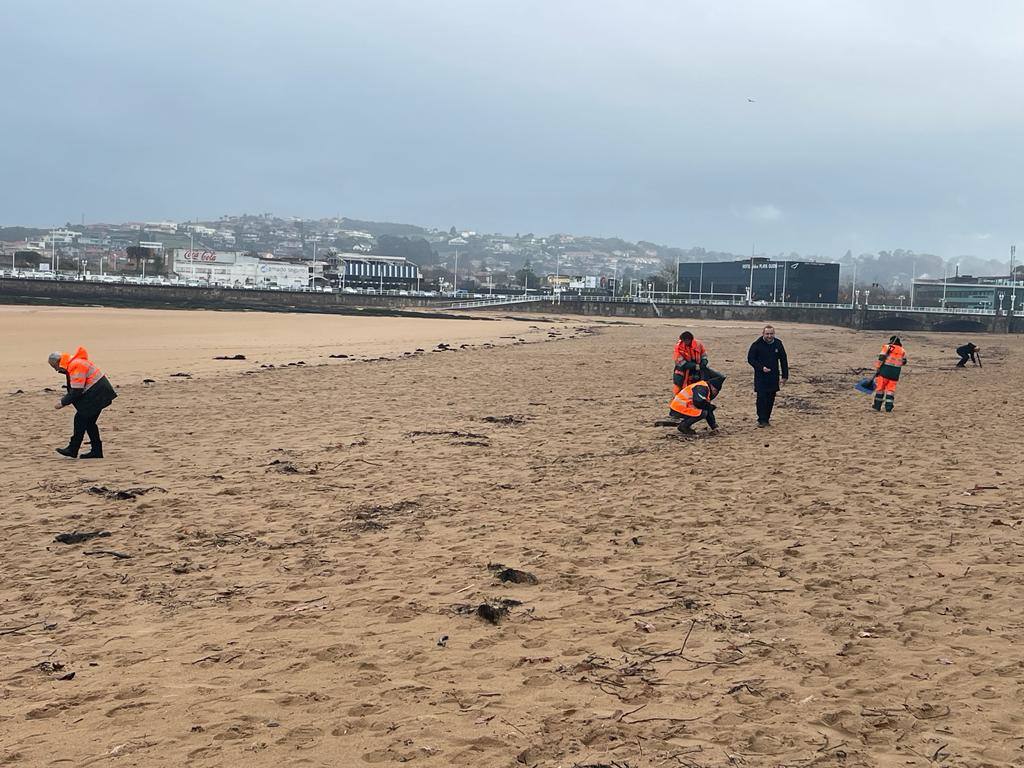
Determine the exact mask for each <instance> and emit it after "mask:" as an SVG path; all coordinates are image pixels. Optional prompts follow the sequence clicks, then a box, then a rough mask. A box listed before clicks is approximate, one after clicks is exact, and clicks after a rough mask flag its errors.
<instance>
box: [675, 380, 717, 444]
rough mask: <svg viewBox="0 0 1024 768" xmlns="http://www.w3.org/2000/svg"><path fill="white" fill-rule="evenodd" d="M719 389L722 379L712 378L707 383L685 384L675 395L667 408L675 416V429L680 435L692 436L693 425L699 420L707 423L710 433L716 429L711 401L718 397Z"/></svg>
mask: <svg viewBox="0 0 1024 768" xmlns="http://www.w3.org/2000/svg"><path fill="white" fill-rule="evenodd" d="M721 389H722V379H720V378H712V379H711V380H709V381H705V380H704V379H698V380H697V381H695V382H693V383H692V384H687V385H686V386H685V387H683V388H682V389H681V390H679V391H678V392H677V393H676V394H675V397H673V398H672V402H671V403H669V406H668V407H669V409H670V410H671V411H672V412H673V413H675V414H677V418H678V419H679V426H677V427H676V429H678V430H679V432H680V434H683V435H692V434H693V425H694V424H696V423H697V422H698V421H700V420H701V419H704V420H706V421H707V423H708V427H709V428H710V429H711V430H712V431H713V430H716V429H718V422H717V420H716V419H715V404H714V403H712V402H711V401H712V400H714V399H715V398H716V397H717V396H718V393H719V391H721Z"/></svg>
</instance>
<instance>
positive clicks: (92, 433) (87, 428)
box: [68, 410, 103, 453]
mask: <svg viewBox="0 0 1024 768" xmlns="http://www.w3.org/2000/svg"><path fill="white" fill-rule="evenodd" d="M101 413H103V411H102V410H99V411H76V412H75V433H74V434H73V435H72V436H71V442H70V443H68V448H70V449H71V450H72V451H74V452H75V453H77V452H78V449H79V448H81V447H82V438H84V437H85V436H86V434H88V435H89V444H90V445H91V446H92V447H93V449H94V450H95V449H96V448H99V447H100V446H101V445H102V442H101V441H100V428H99V427H97V426H96V420H97V419H98V418H99V417H100V414H101Z"/></svg>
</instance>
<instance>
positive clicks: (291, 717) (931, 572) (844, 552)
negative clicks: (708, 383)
mask: <svg viewBox="0 0 1024 768" xmlns="http://www.w3.org/2000/svg"><path fill="white" fill-rule="evenodd" d="M75 311H76V312H79V311H81V310H75ZM96 312H97V313H99V312H102V310H96ZM86 314H88V313H86ZM191 314H192V313H188V315H183V316H185V317H189V316H191ZM246 319H248V318H246ZM302 320H304V321H305V320H307V318H302ZM308 321H309V322H310V325H309V326H308V328H316V327H317V326H318V322H319V323H324V324H328V323H331V322H333V321H334V319H333V318H308ZM378 322H379V321H378ZM243 325H244V323H243ZM581 325H583V323H582V322H581V321H579V320H575V321H572V322H571V323H570V327H578V326H581ZM586 325H588V326H591V327H594V328H596V332H595V333H592V334H588V333H582V332H576V333H572V332H567V333H565V334H563V335H562V337H560V338H561V339H563V340H558V341H554V342H551V343H538V344H525V345H518V346H514V347H513V346H505V347H499V348H493V349H479V348H474V349H466V350H462V351H459V352H443V353H442V352H438V353H430V354H426V355H423V356H419V357H416V358H407V359H401V360H396V361H391V362H375V363H350V364H346V365H338V366H330V367H315V368H314V367H307V368H294V367H292V368H286V369H284V370H282V369H280V368H279V369H275V370H260V371H259V372H258V373H254V374H249V375H242V374H228V375H221V376H216V377H209V378H207V377H199V378H196V379H193V380H170V379H167V378H166V377H160V378H159V380H158V382H157V383H156V384H153V385H149V386H142V385H141V384H139V383H137V380H132V376H127V375H121V372H120V371H119V370H118V368H117V365H115V364H113V363H112V362H111V359H112V358H104V357H103V356H102V355H99V354H97V355H96V356H97V361H98V362H99V364H100V365H101V366H104V367H105V368H106V369H107V370H108V371H109V373H110V376H111V378H112V379H113V380H114V381H115V383H120V384H121V385H122V386H121V390H120V391H121V397H120V398H119V399H118V400H117V402H116V403H115V404H114V406H113V407H112V408H111V409H110V410H109V411H107V412H106V413H105V414H104V416H103V418H102V420H101V426H103V428H104V429H105V434H106V444H107V448H108V452H109V458H108V459H107V460H105V461H103V462H94V463H90V462H84V461H78V462H74V461H70V460H66V459H62V458H61V457H59V456H57V455H56V454H54V453H53V450H52V449H53V447H54V446H56V445H60V444H62V441H63V440H64V439H65V438H66V435H67V431H68V423H69V421H70V416H69V414H68V413H67V411H61V412H56V411H53V410H52V398H53V395H50V394H43V393H40V392H39V391H38V390H31V391H28V392H27V393H26V394H22V395H18V396H7V395H2V397H3V399H4V402H3V404H4V407H5V414H6V416H7V419H6V420H5V429H4V431H3V436H2V438H0V450H2V452H3V456H4V463H3V467H4V471H3V474H2V476H0V493H2V497H3V498H4V499H5V504H4V523H3V525H4V529H3V534H4V538H5V539H6V546H5V549H4V558H3V568H4V579H3V582H2V586H0V633H2V634H0V660H2V662H3V666H2V672H0V675H2V680H0V765H16V766H50V765H89V764H93V763H98V764H100V765H125V766H127V765H136V766H172V765H174V766H180V765H194V766H223V765H242V764H244V765H246V766H250V767H252V768H258V767H262V766H274V767H275V768H276V767H277V766H283V765H307V766H361V765H390V764H397V763H404V762H412V763H414V764H415V765H422V766H439V767H440V766H488V767H492V766H508V767H509V768H512V767H518V766H523V765H525V766H545V767H546V768H547V767H553V766H565V768H569V766H573V765H579V766H616V767H618V768H622V767H624V766H628V767H629V768H647V767H653V766H762V765H793V766H809V765H816V766H825V765H836V766H838V765H842V766H874V765H919V766H928V765H934V764H942V765H963V766H977V765H1008V764H1021V763H1022V762H1024V751H1022V745H1024V728H1022V723H1021V721H1022V715H1021V710H1020V701H1021V684H1022V682H1024V654H1022V652H1021V636H1022V635H1021V627H1022V625H1024V609H1022V607H1021V601H1020V592H1019V589H1018V588H1019V587H1020V586H1021V583H1022V581H1024V578H1022V570H1021V558H1022V554H1024V548H1022V543H1024V540H1022V535H1024V532H1022V531H1024V520H1022V518H1024V515H1022V513H1021V510H1020V505H1019V500H1020V487H1021V478H1022V463H1021V451H1020V448H1019V442H1018V441H1019V432H1020V425H1021V423H1022V416H1024V413H1022V411H1024V407H1022V405H1021V400H1020V397H1019V394H1020V382H1021V376H1022V373H1024V365H1022V363H1021V360H1022V357H1021V352H1022V345H1021V340H1020V339H1018V338H1007V337H992V338H985V339H981V340H980V342H979V340H978V339H975V341H976V342H979V343H981V344H982V345H983V346H984V353H985V357H984V362H985V368H984V369H983V370H978V369H973V368H968V369H966V370H953V369H952V367H951V366H952V363H953V362H954V358H953V357H952V356H951V353H950V350H951V348H952V347H953V346H956V344H957V343H960V342H961V341H962V340H961V339H959V338H954V337H951V336H943V335H928V334H910V335H908V336H906V337H905V343H906V347H907V350H908V354H909V357H910V363H911V365H910V367H909V369H908V370H907V372H906V375H905V378H904V380H903V381H902V382H901V383H900V387H899V389H898V391H897V397H896V403H897V405H896V411H895V413H893V414H891V415H886V414H878V413H875V412H873V411H871V410H870V409H869V407H868V404H869V399H868V398H867V397H865V396H863V395H858V394H857V393H856V392H855V391H854V390H853V389H852V384H853V382H854V381H855V380H856V378H857V371H858V370H859V369H861V368H863V367H866V366H867V365H868V364H869V363H870V361H871V360H872V359H873V356H874V355H875V354H876V353H877V349H878V346H879V345H880V343H881V341H883V340H884V339H883V337H884V336H885V334H873V333H859V334H858V333H853V332H850V331H846V330H837V329H829V328H819V327H806V326H784V325H780V326H779V327H778V330H779V335H780V337H781V338H782V339H783V341H784V342H785V343H786V345H787V347H788V349H789V351H790V356H791V360H792V363H793V373H792V382H791V385H790V386H789V387H788V388H787V389H786V390H785V391H784V392H783V394H782V395H781V396H780V398H779V406H778V410H777V415H776V418H775V419H774V426H773V427H772V428H771V429H770V430H757V429H755V428H754V414H753V406H754V403H753V395H752V393H751V392H750V391H749V390H750V383H749V382H750V375H749V372H748V371H749V369H748V368H747V366H746V363H745V353H746V348H747V346H748V344H749V343H750V341H751V340H752V339H753V338H754V337H755V336H756V335H757V332H758V329H757V328H756V327H755V326H754V325H753V324H701V323H694V324H692V325H691V327H693V328H694V329H695V330H696V331H697V334H698V338H700V339H701V340H703V341H704V342H705V343H706V344H707V345H708V347H709V350H710V354H711V359H712V364H713V365H714V366H715V367H716V368H719V369H721V370H723V371H725V372H726V373H728V374H730V380H729V382H728V383H727V385H726V389H725V391H724V392H723V394H722V396H721V397H720V398H719V403H720V407H719V411H718V414H719V417H720V422H721V425H722V429H721V433H720V434H719V435H718V436H715V437H711V438H691V439H686V438H681V437H678V436H676V435H675V434H674V432H673V431H672V430H667V429H658V428H655V427H653V426H651V424H652V422H653V421H654V420H655V419H657V418H660V417H661V416H662V415H663V413H664V411H665V409H666V404H667V401H668V398H669V394H670V387H669V373H670V372H669V370H668V369H669V368H670V357H671V348H672V344H673V342H674V340H675V337H676V336H677V335H678V332H679V330H680V327H679V326H678V325H676V324H670V323H667V322H663V321H657V322H648V323H643V324H630V325H609V324H600V323H598V322H597V321H595V320H593V319H589V320H587V321H586ZM524 328H525V327H524ZM72 330H73V329H72ZM318 332H319V331H318ZM454 334H455V331H454V330H453V331H452V332H451V333H447V334H441V336H439V337H438V340H443V339H442V336H444V337H450V338H455V335H454ZM573 335H574V336H576V338H574V339H568V338H567V337H568V336H573ZM66 338H68V340H69V342H70V343H74V341H75V337H74V334H73V333H69V334H67V336H66ZM168 338H169V339H171V340H173V336H170V337H168ZM278 338H279V340H280V339H283V338H284V337H283V336H282V337H278ZM544 338H547V336H546V335H545V336H544ZM338 341H339V343H341V342H342V341H343V339H341V338H339V339H338ZM160 343H165V342H160ZM245 343H247V341H246V338H243V337H239V338H231V337H230V336H229V335H226V336H223V337H220V338H218V339H217V341H216V344H214V345H212V346H207V347H206V348H204V349H203V350H202V351H201V354H196V356H195V357H194V359H188V357H187V355H188V353H187V351H181V352H179V353H178V354H181V355H184V356H185V357H182V358H179V360H180V365H181V367H184V368H190V367H191V368H198V366H199V365H200V364H202V363H203V361H205V360H206V358H207V357H208V356H209V355H208V353H209V352H210V351H211V349H212V348H213V346H217V347H218V351H223V352H225V353H228V352H233V351H235V350H239V351H243V352H244V351H245V350H246V347H243V346H240V345H242V344H245ZM275 343H277V342H275ZM280 343H281V344H283V343H284V342H283V341H281V342H280ZM304 344H308V338H306V337H303V338H296V339H295V348H296V349H300V348H303V349H304V347H303V345H304ZM255 349H256V350H258V349H259V345H258V343H256V345H255ZM46 351H48V350H46V349H43V350H40V352H41V353H45V352H46ZM286 351H287V350H286V348H285V347H284V346H278V347H275V354H278V355H280V356H281V357H280V359H282V360H283V359H285V358H288V357H298V356H299V355H298V354H295V355H288V354H286ZM260 354H262V352H261V353H260ZM33 356H36V355H33ZM176 365H177V363H176ZM172 367H174V366H172ZM494 419H496V420H494ZM93 487H103V488H106V489H111V490H126V489H145V492H140V494H139V495H138V496H137V497H136V498H131V499H119V498H107V497H105V496H103V495H99V494H97V493H94V492H91V490H90V489H92V488H93ZM96 529H103V530H106V531H109V532H110V534H111V535H110V536H109V537H105V538H100V539H95V540H93V541H90V542H86V543H84V544H74V545H65V544H60V543H56V542H54V536H55V535H56V534H58V533H60V532H67V531H73V530H79V531H82V530H96ZM104 552H116V553H120V554H124V555H130V557H129V558H120V557H118V556H116V555H112V554H104ZM496 563H502V564H505V565H506V566H512V567H515V568H519V569H523V570H526V571H529V572H531V573H532V574H534V575H535V576H536V578H537V579H538V583H537V584H533V585H531V584H503V583H502V582H500V581H499V580H498V579H497V578H496V577H495V575H494V572H493V571H492V570H490V569H489V565H491V564H496ZM503 599H507V600H516V601H521V604H516V605H512V607H511V609H510V611H509V613H508V615H507V616H505V617H504V618H503V619H502V620H501V621H500V623H498V624H497V625H494V624H491V623H488V622H487V621H485V620H484V619H482V618H480V617H479V616H477V615H475V614H474V613H473V612H472V611H473V610H474V609H475V608H476V607H477V606H478V605H480V604H481V603H483V602H484V601H488V600H490V601H497V600H503ZM464 606H468V608H467V607H464ZM58 665H59V666H58ZM71 672H73V673H74V678H73V679H70V680H62V679H61V678H62V677H63V676H66V675H67V674H68V673H71Z"/></svg>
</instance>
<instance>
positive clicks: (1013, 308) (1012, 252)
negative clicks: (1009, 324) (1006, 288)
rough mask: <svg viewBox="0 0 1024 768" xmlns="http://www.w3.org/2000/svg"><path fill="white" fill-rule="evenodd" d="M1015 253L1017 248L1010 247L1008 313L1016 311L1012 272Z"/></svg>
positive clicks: (1015, 293)
mask: <svg viewBox="0 0 1024 768" xmlns="http://www.w3.org/2000/svg"><path fill="white" fill-rule="evenodd" d="M1016 253H1017V246H1016V245H1011V246H1010V312H1016V311H1017V277H1016V275H1015V274H1014V272H1013V257H1014V256H1015V255H1016Z"/></svg>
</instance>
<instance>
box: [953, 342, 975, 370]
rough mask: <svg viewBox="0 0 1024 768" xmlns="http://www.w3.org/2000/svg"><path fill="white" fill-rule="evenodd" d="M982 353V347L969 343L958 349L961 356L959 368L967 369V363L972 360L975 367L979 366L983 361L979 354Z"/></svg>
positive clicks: (957, 351) (957, 365)
mask: <svg viewBox="0 0 1024 768" xmlns="http://www.w3.org/2000/svg"><path fill="white" fill-rule="evenodd" d="M980 351H981V347H978V346H975V345H974V344H973V343H971V342H967V343H966V344H964V345H963V346H960V347H957V348H956V353H957V354H958V355H960V362H959V363H957V364H956V367H957V368H966V367H967V361H968V360H970V361H971V362H972V363H974V364H975V365H979V364H980V363H981V361H980V360H979V359H978V353H979V352H980Z"/></svg>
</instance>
